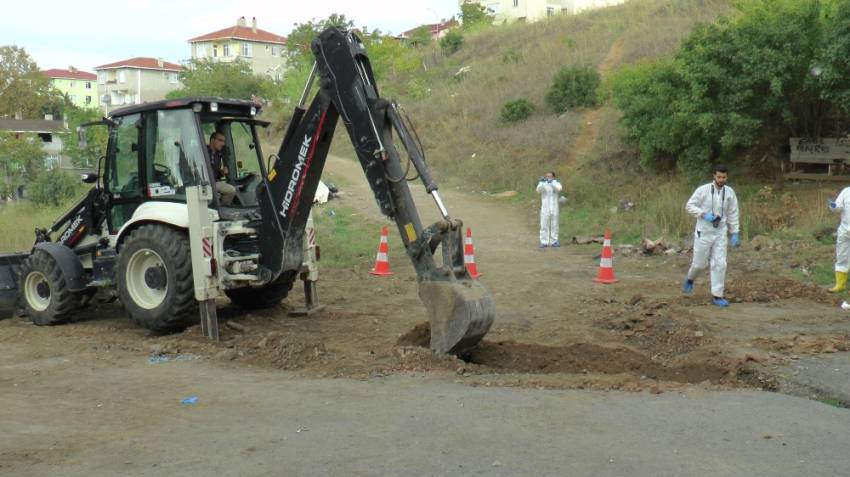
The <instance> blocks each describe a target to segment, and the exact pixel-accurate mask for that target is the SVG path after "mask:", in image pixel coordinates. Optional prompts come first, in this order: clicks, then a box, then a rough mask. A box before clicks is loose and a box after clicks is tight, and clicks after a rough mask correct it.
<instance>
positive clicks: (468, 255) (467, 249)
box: [463, 227, 481, 279]
mask: <svg viewBox="0 0 850 477" xmlns="http://www.w3.org/2000/svg"><path fill="white" fill-rule="evenodd" d="M463 264H464V265H466V271H467V272H469V276H470V277H472V278H473V279H475V278H478V277H480V276H481V274H480V273H478V267H476V266H475V252H474V251H473V250H472V230H470V229H469V227H467V228H466V237H465V238H464V239H463Z"/></svg>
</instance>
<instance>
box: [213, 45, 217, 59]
mask: <svg viewBox="0 0 850 477" xmlns="http://www.w3.org/2000/svg"><path fill="white" fill-rule="evenodd" d="M213 58H218V45H213Z"/></svg>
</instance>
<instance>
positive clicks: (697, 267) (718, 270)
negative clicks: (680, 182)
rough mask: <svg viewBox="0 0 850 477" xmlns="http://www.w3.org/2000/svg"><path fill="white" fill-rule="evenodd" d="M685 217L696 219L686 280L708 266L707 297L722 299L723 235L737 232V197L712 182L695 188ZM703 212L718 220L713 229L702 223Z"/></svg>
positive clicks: (724, 248)
mask: <svg viewBox="0 0 850 477" xmlns="http://www.w3.org/2000/svg"><path fill="white" fill-rule="evenodd" d="M685 209H686V210H687V212H688V214H690V215H692V216H694V217H696V219H697V225H696V231H695V235H694V258H693V261H692V262H691V268H690V270H688V280H694V279H695V278H696V277H697V276H698V275H699V274H700V273H702V272H703V271H704V270H705V269H706V268H708V267H709V264H710V265H711V294H712V295H713V296H715V297H718V298H722V297H723V292H724V288H725V286H726V244H727V242H728V238H727V234H736V233H738V232H739V231H740V225H739V223H738V197H737V196H736V195H735V191H733V190H732V188H731V187H729V186H728V185H727V186H724V187H723V188H722V189H718V188H717V186H716V185H715V184H714V182H712V183H710V184H705V185H702V186H699V187H697V190H695V191H694V194H693V195H692V196H691V198H690V199H689V200H688V203H687V204H686V205H685ZM707 212H711V213H713V214H714V215H715V216H719V217H720V223H719V224H718V225H717V227H715V226H714V224H712V223H711V222H709V221H707V220H705V219H703V217H702V216H703V215H704V214H705V213H707Z"/></svg>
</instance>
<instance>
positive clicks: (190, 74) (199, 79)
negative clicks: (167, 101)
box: [167, 58, 272, 99]
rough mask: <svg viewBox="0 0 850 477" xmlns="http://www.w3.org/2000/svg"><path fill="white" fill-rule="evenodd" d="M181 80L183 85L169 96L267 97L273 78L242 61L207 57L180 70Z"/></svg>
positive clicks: (193, 61)
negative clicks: (260, 73)
mask: <svg viewBox="0 0 850 477" xmlns="http://www.w3.org/2000/svg"><path fill="white" fill-rule="evenodd" d="M180 79H181V81H182V83H183V87H182V88H180V89H178V90H175V91H172V92H170V93H168V96H167V97H168V98H179V97H181V96H222V97H225V98H237V99H251V97H252V96H261V97H264V96H267V95H268V93H270V92H271V90H272V88H271V84H270V81H269V80H267V79H265V78H263V77H261V76H258V75H255V74H254V73H253V72H252V71H251V66H250V65H249V64H248V63H247V62H245V61H242V60H236V61H233V62H230V63H224V62H215V61H212V60H211V59H208V58H205V59H201V60H192V63H191V64H190V66H189V67H188V68H184V69H183V71H182V72H181V73H180Z"/></svg>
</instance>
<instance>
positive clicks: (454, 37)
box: [440, 30, 463, 55]
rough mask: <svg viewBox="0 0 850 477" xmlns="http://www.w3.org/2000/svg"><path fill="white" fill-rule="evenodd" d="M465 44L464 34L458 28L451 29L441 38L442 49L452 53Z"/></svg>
mask: <svg viewBox="0 0 850 477" xmlns="http://www.w3.org/2000/svg"><path fill="white" fill-rule="evenodd" d="M461 46H463V35H462V34H461V33H460V32H459V31H457V30H449V32H448V33H446V36H444V37H442V38H440V50H442V51H443V53H444V54H446V55H451V54H452V53H454V52H456V51H457V50H459V49H460V47H461Z"/></svg>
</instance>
